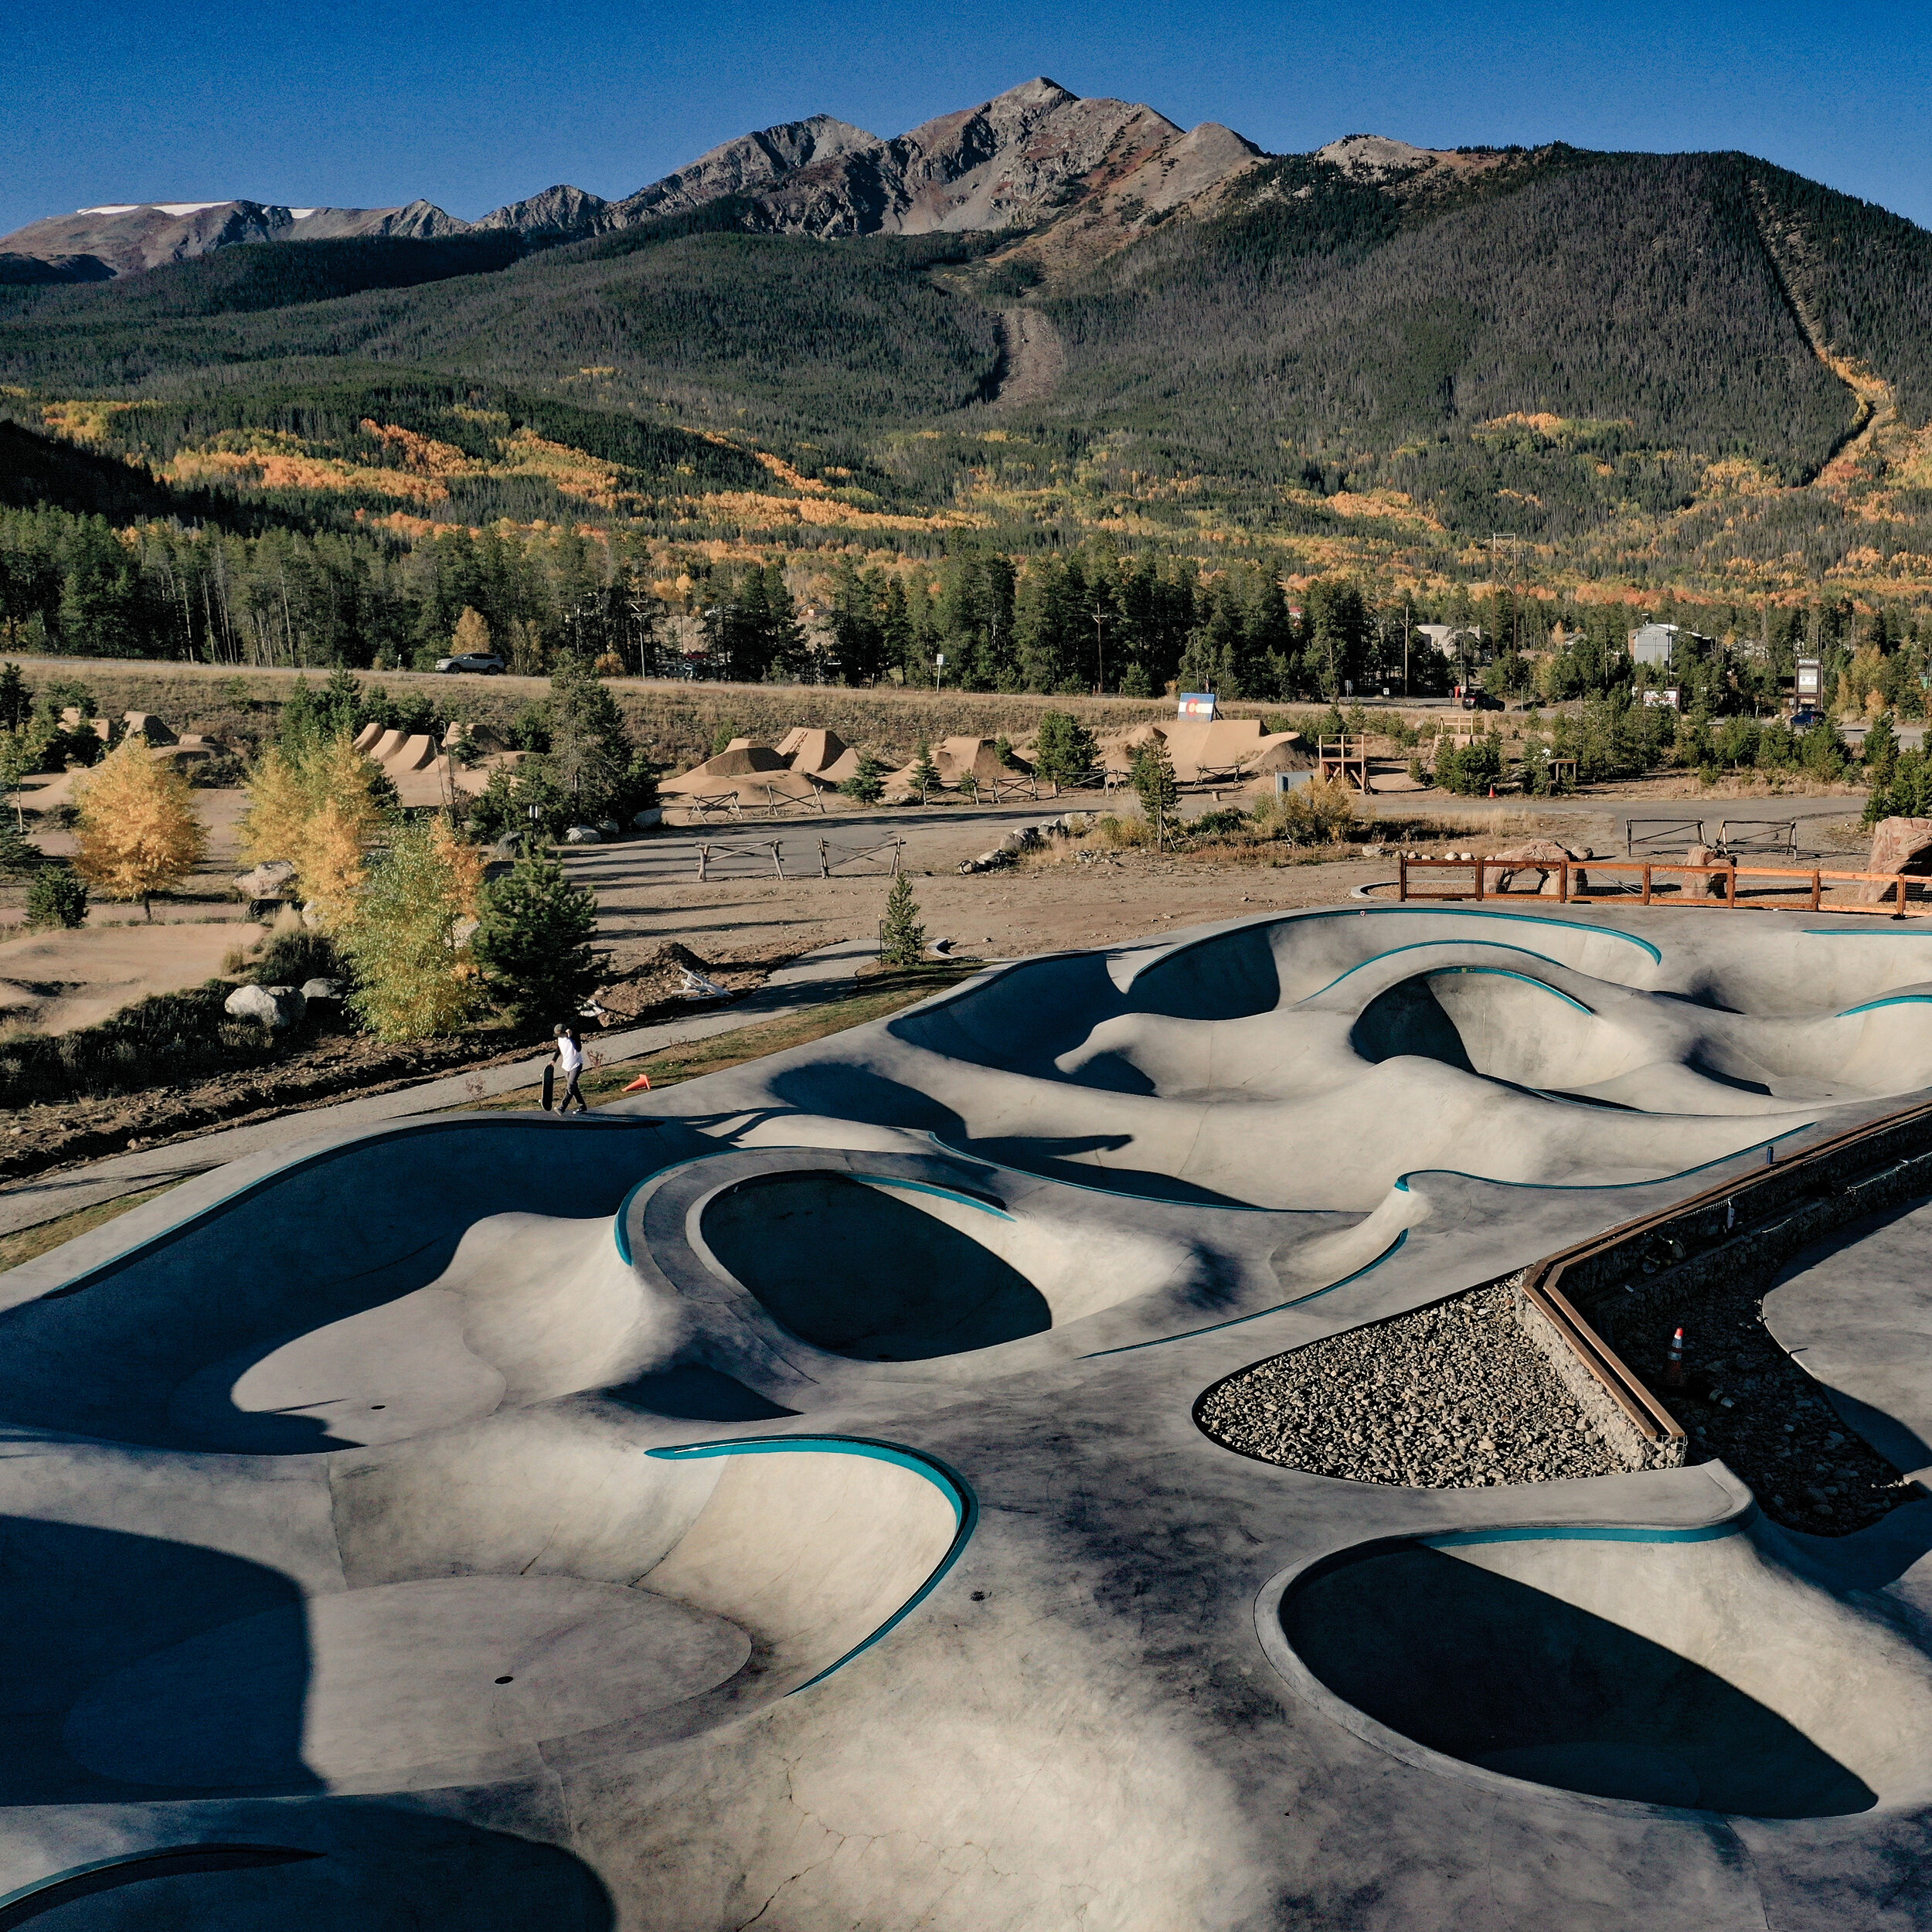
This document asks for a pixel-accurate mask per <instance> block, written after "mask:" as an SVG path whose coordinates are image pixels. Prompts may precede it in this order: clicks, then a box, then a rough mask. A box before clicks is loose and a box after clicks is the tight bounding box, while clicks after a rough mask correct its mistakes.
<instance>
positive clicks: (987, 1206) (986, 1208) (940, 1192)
mask: <svg viewBox="0 0 1932 1932" xmlns="http://www.w3.org/2000/svg"><path fill="white" fill-rule="evenodd" d="M850 1178H851V1179H853V1180H855V1181H866V1182H870V1184H871V1185H872V1186H874V1187H900V1188H906V1189H910V1191H911V1192H913V1193H914V1194H936V1195H937V1196H939V1198H940V1199H941V1200H942V1201H957V1202H959V1203H960V1204H961V1206H964V1207H969V1208H978V1209H979V1211H980V1213H982V1214H990V1215H992V1217H993V1218H994V1219H995V1220H996V1221H1010V1220H1012V1219H1013V1216H1012V1215H1010V1214H1009V1213H1007V1212H1006V1210H1005V1209H1004V1208H1002V1207H995V1206H993V1204H992V1202H990V1201H981V1200H978V1199H975V1197H974V1196H972V1195H970V1194H962V1193H961V1192H960V1191H959V1190H958V1189H957V1188H951V1187H935V1186H934V1185H933V1184H932V1182H930V1181H900V1180H896V1179H893V1176H892V1175H889V1174H855V1175H852V1176H851V1177H850Z"/></svg>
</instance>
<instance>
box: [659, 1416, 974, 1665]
mask: <svg viewBox="0 0 1932 1932" xmlns="http://www.w3.org/2000/svg"><path fill="white" fill-rule="evenodd" d="M645 1454H646V1455H648V1456H654V1457H655V1458H657V1459H658V1461H661V1462H699V1461H706V1460H708V1459H709V1458H713V1457H716V1456H782V1455H794V1454H796V1455H825V1456H861V1457H863V1458H866V1460H867V1461H872V1462H889V1463H891V1464H893V1465H894V1467H895V1468H900V1469H909V1470H910V1471H912V1473H913V1475H916V1476H922V1477H923V1478H925V1480H926V1481H927V1482H929V1483H930V1484H931V1485H933V1487H934V1488H935V1489H937V1491H938V1492H940V1495H943V1496H944V1498H946V1500H947V1502H949V1503H951V1505H952V1509H953V1521H954V1523H955V1524H956V1525H957V1529H955V1531H954V1536H953V1540H952V1543H951V1546H949V1547H948V1548H947V1552H946V1553H945V1555H944V1556H942V1557H940V1560H939V1562H938V1563H937V1565H936V1566H934V1570H933V1573H932V1574H931V1575H930V1577H927V1579H926V1580H925V1581H924V1582H923V1583H921V1584H920V1586H919V1587H918V1588H917V1590H914V1591H913V1594H911V1595H910V1597H907V1598H906V1600H905V1601H904V1602H903V1604H900V1606H899V1607H898V1608H897V1609H896V1611H893V1614H891V1615H890V1616H889V1617H887V1618H886V1621H884V1622H883V1624H880V1625H879V1628H877V1629H876V1630H875V1631H873V1632H872V1634H871V1635H870V1636H869V1637H867V1638H865V1639H864V1640H863V1641H861V1642H859V1643H856V1644H855V1645H852V1648H851V1649H850V1650H849V1651H846V1652H845V1655H844V1656H842V1657H840V1658H836V1659H835V1661H834V1662H832V1663H829V1664H828V1665H826V1666H825V1668H824V1669H823V1670H821V1672H819V1673H818V1675H817V1676H816V1677H811V1678H808V1679H806V1680H805V1682H804V1683H802V1684H799V1685H794V1687H793V1689H791V1690H789V1691H787V1692H786V1693H785V1694H786V1696H788V1697H796V1696H798V1692H800V1691H808V1690H810V1689H811V1687H812V1685H815V1684H822V1683H823V1682H825V1679H827V1678H828V1677H829V1676H830V1675H832V1672H834V1671H835V1670H842V1669H843V1668H845V1665H848V1664H849V1663H850V1662H852V1659H853V1658H855V1657H856V1656H857V1655H859V1652H860V1651H866V1650H869V1649H871V1648H872V1645H874V1644H876V1643H877V1642H878V1641H879V1639H880V1638H882V1637H883V1636H884V1635H885V1634H886V1633H887V1631H889V1630H891V1629H892V1628H893V1626H894V1625H895V1624H898V1623H900V1622H901V1621H903V1619H905V1618H906V1617H909V1616H910V1615H911V1614H912V1613H913V1611H915V1610H917V1608H918V1607H919V1606H920V1604H922V1603H923V1602H924V1601H925V1600H926V1599H927V1597H929V1596H930V1595H931V1594H932V1593H933V1591H934V1590H936V1589H937V1587H939V1584H940V1580H942V1579H943V1578H944V1576H945V1574H946V1573H947V1571H948V1570H951V1568H952V1566H953V1565H954V1563H957V1562H958V1561H959V1559H960V1557H961V1554H962V1553H964V1550H965V1548H966V1545H967V1543H968V1541H969V1540H970V1539H971V1536H972V1533H973V1531H974V1529H975V1527H976V1526H977V1525H978V1522H979V1498H978V1496H976V1495H975V1494H974V1493H973V1486H972V1485H971V1483H969V1482H968V1481H967V1480H966V1478H964V1476H962V1475H961V1474H960V1473H959V1471H957V1469H954V1468H952V1467H951V1464H947V1463H944V1462H942V1461H940V1459H939V1458H938V1457H937V1456H929V1455H927V1454H925V1453H924V1452H923V1451H920V1450H917V1449H908V1448H906V1447H904V1446H903V1444H899V1443H896V1442H877V1441H875V1440H872V1438H871V1437H866V1436H741V1437H737V1438H736V1440H733V1441H730V1442H693V1443H684V1444H674V1445H672V1446H671V1447H666V1448H662V1449H647V1450H646V1451H645Z"/></svg>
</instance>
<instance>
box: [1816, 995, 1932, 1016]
mask: <svg viewBox="0 0 1932 1932" xmlns="http://www.w3.org/2000/svg"><path fill="white" fill-rule="evenodd" d="M1881 1006H1932V993H1890V994H1888V995H1886V997H1885V998H1883V999H1868V1000H1867V1001H1866V1002H1865V1004H1864V1005H1862V1006H1848V1007H1846V1008H1845V1011H1844V1012H1842V1013H1836V1014H1834V1015H1832V1017H1833V1018H1834V1019H1850V1018H1851V1017H1852V1015H1853V1014H1854V1013H1874V1012H1877V1011H1878V1009H1879V1008H1880V1007H1881Z"/></svg>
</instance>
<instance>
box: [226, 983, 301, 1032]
mask: <svg viewBox="0 0 1932 1932" xmlns="http://www.w3.org/2000/svg"><path fill="white" fill-rule="evenodd" d="M222 1010H223V1012H225V1013H226V1014H227V1015H228V1016H229V1017H230V1019H252V1020H253V1021H254V1022H256V1023H257V1025H258V1026H266V1027H267V1028H268V1029H270V1031H271V1032H281V1030H282V1029H284V1027H288V1026H299V1025H300V1024H301V1017H302V1015H303V1014H304V1012H307V1011H308V1001H307V1000H305V999H304V998H303V997H302V996H301V994H300V993H299V992H297V991H296V990H295V988H294V987H293V986H237V987H236V988H235V990H234V991H233V992H232V993H230V995H228V997H227V998H226V1000H224V1001H223V1002H222Z"/></svg>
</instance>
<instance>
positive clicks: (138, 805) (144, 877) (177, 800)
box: [74, 733, 208, 920]
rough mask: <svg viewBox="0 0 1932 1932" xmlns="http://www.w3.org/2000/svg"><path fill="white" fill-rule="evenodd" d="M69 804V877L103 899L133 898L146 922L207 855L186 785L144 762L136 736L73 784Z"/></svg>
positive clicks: (145, 752)
mask: <svg viewBox="0 0 1932 1932" xmlns="http://www.w3.org/2000/svg"><path fill="white" fill-rule="evenodd" d="M74 801H75V804H76V806H77V808H78V818H77V824H76V828H75V829H76V832H77V836H78V839H79V850H78V851H77V852H76V854H75V856H74V870H75V871H76V872H78V873H79V874H80V876H81V877H82V878H83V879H85V880H86V881H87V883H88V884H89V885H90V886H92V887H93V888H94V890H95V891H96V892H98V893H103V894H104V895H105V896H107V898H109V899H127V900H133V899H138V900H140V901H141V911H142V912H143V913H145V915H146V916H147V917H148V918H149V919H150V920H151V919H152V918H153V917H154V916H155V910H154V906H153V903H152V901H153V898H154V895H155V893H163V892H172V890H173V889H175V887H176V886H179V885H180V884H181V883H182V881H183V880H184V879H186V878H187V877H188V876H189V873H191V872H192V871H193V870H194V869H195V868H196V866H198V865H199V864H200V863H201V860H202V854H203V853H204V852H206V850H207V849H208V834H207V832H206V828H204V827H203V825H202V822H201V820H200V818H199V817H198V816H197V815H196V811H195V802H194V794H193V792H192V791H191V790H190V789H189V784H188V781H187V780H186V779H185V778H184V777H182V775H181V774H180V773H179V772H178V771H174V770H170V769H169V768H168V766H167V765H165V764H162V763H159V762H158V761H157V760H155V759H153V758H151V757H149V756H148V741H147V740H146V739H145V738H144V737H142V736H141V735H140V734H139V733H135V734H134V736H131V737H129V738H126V739H124V740H122V742H121V743H120V744H119V745H118V746H117V747H115V749H114V750H112V751H111V752H110V753H108V754H107V757H105V758H104V759H103V760H101V761H100V764H98V765H97V766H96V767H94V770H92V771H91V772H90V773H89V774H87V777H86V778H85V779H84V780H83V781H81V782H80V784H77V785H76V787H74Z"/></svg>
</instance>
